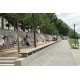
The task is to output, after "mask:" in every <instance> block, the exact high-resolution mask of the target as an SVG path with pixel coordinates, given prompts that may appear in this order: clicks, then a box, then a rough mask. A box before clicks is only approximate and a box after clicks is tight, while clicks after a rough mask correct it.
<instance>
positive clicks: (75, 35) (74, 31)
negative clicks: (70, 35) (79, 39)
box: [74, 24, 76, 46]
mask: <svg viewBox="0 0 80 80" xmlns="http://www.w3.org/2000/svg"><path fill="white" fill-rule="evenodd" d="M74 43H75V46H76V34H75V24H74Z"/></svg>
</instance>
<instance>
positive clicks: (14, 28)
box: [14, 23, 16, 31]
mask: <svg viewBox="0 0 80 80" xmlns="http://www.w3.org/2000/svg"><path fill="white" fill-rule="evenodd" d="M14 31H16V25H15V23H14Z"/></svg>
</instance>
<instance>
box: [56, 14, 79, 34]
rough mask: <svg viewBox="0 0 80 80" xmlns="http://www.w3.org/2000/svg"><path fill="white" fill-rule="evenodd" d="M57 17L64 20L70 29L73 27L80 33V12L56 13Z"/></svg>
mask: <svg viewBox="0 0 80 80" xmlns="http://www.w3.org/2000/svg"><path fill="white" fill-rule="evenodd" d="M56 14H57V17H58V18H59V19H62V20H63V21H64V22H66V23H67V24H68V25H69V26H70V27H71V28H72V29H73V28H74V24H75V29H76V32H78V33H79V34H80V13H56Z"/></svg>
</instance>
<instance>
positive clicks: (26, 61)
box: [15, 52, 44, 66]
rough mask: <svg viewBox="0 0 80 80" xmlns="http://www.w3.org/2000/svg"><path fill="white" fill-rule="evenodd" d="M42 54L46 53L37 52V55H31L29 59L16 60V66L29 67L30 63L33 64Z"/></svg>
mask: <svg viewBox="0 0 80 80" xmlns="http://www.w3.org/2000/svg"><path fill="white" fill-rule="evenodd" d="M42 54H44V53H40V52H36V53H35V54H33V55H30V56H28V57H25V58H19V59H16V60H15V66H27V65H28V64H29V63H30V62H32V61H33V60H35V59H36V58H37V57H39V56H40V55H42Z"/></svg>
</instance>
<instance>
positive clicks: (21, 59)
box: [15, 42, 56, 66]
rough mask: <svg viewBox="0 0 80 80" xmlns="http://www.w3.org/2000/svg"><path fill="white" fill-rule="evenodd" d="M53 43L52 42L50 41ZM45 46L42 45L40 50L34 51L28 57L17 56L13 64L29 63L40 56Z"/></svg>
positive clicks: (25, 64)
mask: <svg viewBox="0 0 80 80" xmlns="http://www.w3.org/2000/svg"><path fill="white" fill-rule="evenodd" d="M55 43H56V42H55ZM52 44H54V43H52ZM50 45H51V44H49V45H46V46H45V47H48V46H50ZM45 47H42V49H41V50H40V51H37V52H36V53H34V54H32V55H30V56H28V57H24V58H19V59H16V60H15V66H27V65H28V64H30V63H31V62H32V61H33V60H35V59H36V58H37V57H39V56H41V55H42V54H44V51H43V48H44V49H45Z"/></svg>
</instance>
